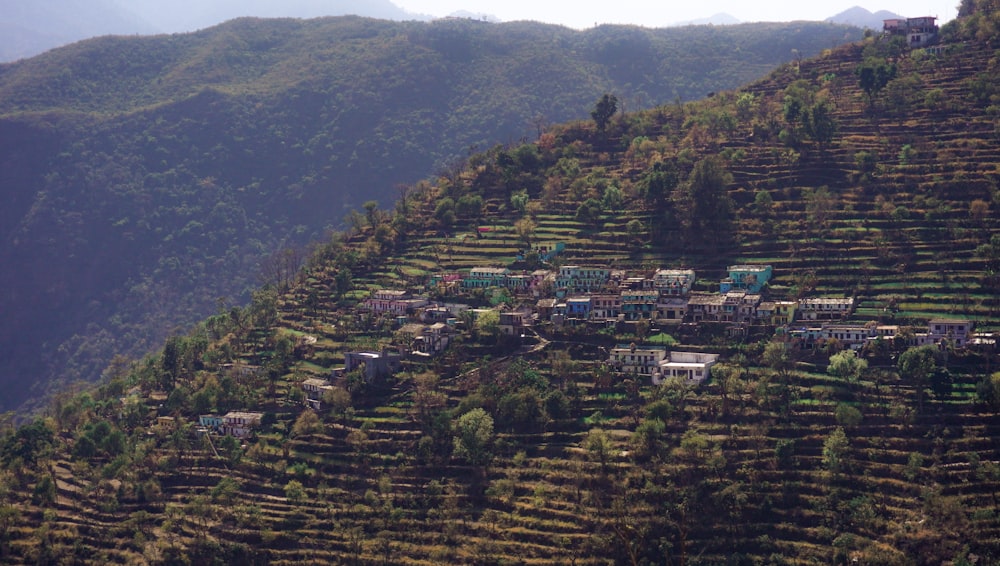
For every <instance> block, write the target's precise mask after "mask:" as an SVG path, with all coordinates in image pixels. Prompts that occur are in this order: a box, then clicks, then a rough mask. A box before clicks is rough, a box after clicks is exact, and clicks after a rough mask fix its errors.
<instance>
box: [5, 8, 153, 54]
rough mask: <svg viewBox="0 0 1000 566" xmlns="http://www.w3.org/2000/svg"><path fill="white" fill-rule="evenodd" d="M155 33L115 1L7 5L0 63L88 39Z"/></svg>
mask: <svg viewBox="0 0 1000 566" xmlns="http://www.w3.org/2000/svg"><path fill="white" fill-rule="evenodd" d="M156 30H157V27H155V26H154V25H152V24H150V23H149V22H147V21H143V20H142V18H140V17H138V16H137V15H136V14H135V13H133V12H130V11H129V10H127V9H125V8H123V7H122V6H121V5H120V4H119V3H118V2H116V1H115V0H39V1H37V2H5V3H4V7H3V10H2V11H0V62H3V61H14V60H16V59H22V58H26V57H30V56H32V55H36V54H38V53H41V52H43V51H45V50H47V49H51V48H53V47H57V46H59V45H65V44H67V43H72V42H74V41H79V40H81V39H86V38H88V37H94V36H99V35H108V34H148V33H153V32H154V31H156Z"/></svg>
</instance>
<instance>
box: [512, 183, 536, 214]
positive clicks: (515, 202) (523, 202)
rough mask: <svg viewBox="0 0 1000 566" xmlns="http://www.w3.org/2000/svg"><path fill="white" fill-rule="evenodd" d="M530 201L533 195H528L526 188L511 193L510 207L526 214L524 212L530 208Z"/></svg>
mask: <svg viewBox="0 0 1000 566" xmlns="http://www.w3.org/2000/svg"><path fill="white" fill-rule="evenodd" d="M530 201H531V197H529V196H528V191H526V190H524V189H521V190H520V191H517V192H516V193H514V194H512V195H510V207H511V208H513V209H514V211H515V212H517V213H519V214H524V212H525V211H526V210H527V209H528V203H529V202H530Z"/></svg>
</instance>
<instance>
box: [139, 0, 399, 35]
mask: <svg viewBox="0 0 1000 566" xmlns="http://www.w3.org/2000/svg"><path fill="white" fill-rule="evenodd" d="M125 5H126V6H128V8H129V9H130V10H132V11H134V12H135V13H136V14H138V15H139V16H140V17H142V18H144V19H146V20H147V21H150V22H153V23H154V24H155V25H156V26H157V27H159V28H160V29H161V30H162V31H164V32H168V33H177V32H188V31H195V30H198V29H203V28H207V27H210V26H214V25H218V24H221V23H222V22H225V21H228V20H232V19H235V18H242V17H257V18H318V17H323V16H343V15H355V16H365V17H369V18H379V19H386V20H410V19H415V17H414V15H413V14H410V13H408V12H406V11H405V10H403V9H401V8H399V7H398V6H396V5H395V4H393V3H392V2H391V1H390V0H282V1H281V2H275V1H273V0H211V1H208V2H206V1H204V0H179V1H178V2H171V3H170V4H169V5H168V4H164V3H163V2H160V1H158V0H129V2H128V3H127V4H125Z"/></svg>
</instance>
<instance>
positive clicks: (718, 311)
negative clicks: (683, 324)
mask: <svg viewBox="0 0 1000 566" xmlns="http://www.w3.org/2000/svg"><path fill="white" fill-rule="evenodd" d="M725 300H726V297H725V295H716V294H706V293H695V294H692V295H691V296H690V297H688V318H689V319H690V320H691V321H692V322H717V321H719V320H720V317H721V315H722V304H723V303H724V302H725Z"/></svg>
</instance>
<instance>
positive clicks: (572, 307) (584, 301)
mask: <svg viewBox="0 0 1000 566" xmlns="http://www.w3.org/2000/svg"><path fill="white" fill-rule="evenodd" d="M590 310H591V303H590V297H570V298H569V299H566V316H568V317H570V318H582V319H585V320H586V319H589V318H590Z"/></svg>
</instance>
